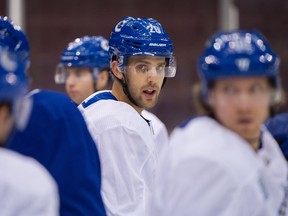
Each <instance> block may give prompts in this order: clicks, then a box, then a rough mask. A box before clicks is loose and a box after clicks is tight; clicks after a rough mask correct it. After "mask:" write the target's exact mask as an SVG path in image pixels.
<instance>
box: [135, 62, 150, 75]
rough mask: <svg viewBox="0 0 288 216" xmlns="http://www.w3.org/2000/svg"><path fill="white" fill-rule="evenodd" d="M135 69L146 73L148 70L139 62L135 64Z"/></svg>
mask: <svg viewBox="0 0 288 216" xmlns="http://www.w3.org/2000/svg"><path fill="white" fill-rule="evenodd" d="M136 71H137V72H139V73H147V72H148V71H149V67H148V66H147V65H145V64H139V65H137V66H136Z"/></svg>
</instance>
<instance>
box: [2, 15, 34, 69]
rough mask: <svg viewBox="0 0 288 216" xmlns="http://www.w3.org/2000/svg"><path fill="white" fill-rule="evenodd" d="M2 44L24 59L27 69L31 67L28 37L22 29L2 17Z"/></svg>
mask: <svg viewBox="0 0 288 216" xmlns="http://www.w3.org/2000/svg"><path fill="white" fill-rule="evenodd" d="M0 44H2V45H3V46H8V47H9V49H10V50H11V51H12V52H17V53H18V55H19V56H20V58H22V60H23V62H24V64H25V67H26V69H28V67H29V66H30V49H29V42H28V39H27V37H26V35H25V34H24V33H23V31H22V30H21V28H20V27H19V26H17V25H15V24H14V23H13V22H12V21H11V20H9V19H8V18H7V17H1V16H0Z"/></svg>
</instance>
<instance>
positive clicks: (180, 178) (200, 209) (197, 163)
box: [151, 157, 273, 216]
mask: <svg viewBox="0 0 288 216" xmlns="http://www.w3.org/2000/svg"><path fill="white" fill-rule="evenodd" d="M169 160H171V158H169ZM169 164H170V165H169ZM243 179H244V181H243V185H238V184H236V183H235V179H233V178H232V177H231V176H230V175H229V174H228V173H227V171H226V170H225V169H223V167H221V166H219V165H217V164H215V163H213V162H212V161H209V160H204V159H202V158H197V157H195V158H189V159H183V160H182V161H181V162H180V163H177V165H176V166H171V163H169V161H168V158H167V160H165V163H163V162H161V164H160V167H159V171H158V173H157V174H156V183H155V191H154V196H153V199H152V208H151V209H152V210H151V211H152V212H151V215H153V216H156V215H157V216H164V215H165V216H179V215H181V216H191V215H193V216H231V215H233V216H243V215H253V216H256V215H257V216H264V215H265V216H268V215H273V214H271V212H269V211H268V210H269V209H266V207H265V200H264V199H263V197H262V196H261V194H259V191H258V188H257V187H254V186H253V185H251V184H247V182H245V179H246V178H243ZM266 205H267V203H266ZM265 210H267V211H265Z"/></svg>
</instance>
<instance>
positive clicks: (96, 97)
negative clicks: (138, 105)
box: [82, 91, 117, 109]
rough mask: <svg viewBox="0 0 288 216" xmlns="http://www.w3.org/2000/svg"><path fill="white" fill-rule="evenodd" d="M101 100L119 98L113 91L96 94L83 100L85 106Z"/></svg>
mask: <svg viewBox="0 0 288 216" xmlns="http://www.w3.org/2000/svg"><path fill="white" fill-rule="evenodd" d="M99 100H116V101H117V98H116V97H115V96H114V95H113V94H112V92H110V91H109V92H101V93H99V94H96V95H94V97H92V98H90V99H89V100H87V101H84V102H82V106H83V108H84V109H85V108H87V107H88V106H90V105H91V104H93V103H96V102H97V101H99Z"/></svg>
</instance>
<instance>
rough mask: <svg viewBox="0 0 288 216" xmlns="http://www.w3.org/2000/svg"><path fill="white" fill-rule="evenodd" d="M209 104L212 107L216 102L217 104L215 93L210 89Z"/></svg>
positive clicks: (208, 94)
mask: <svg viewBox="0 0 288 216" xmlns="http://www.w3.org/2000/svg"><path fill="white" fill-rule="evenodd" d="M207 104H208V105H209V106H210V107H213V106H214V104H215V98H214V94H213V92H211V91H209V92H208V93H207Z"/></svg>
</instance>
